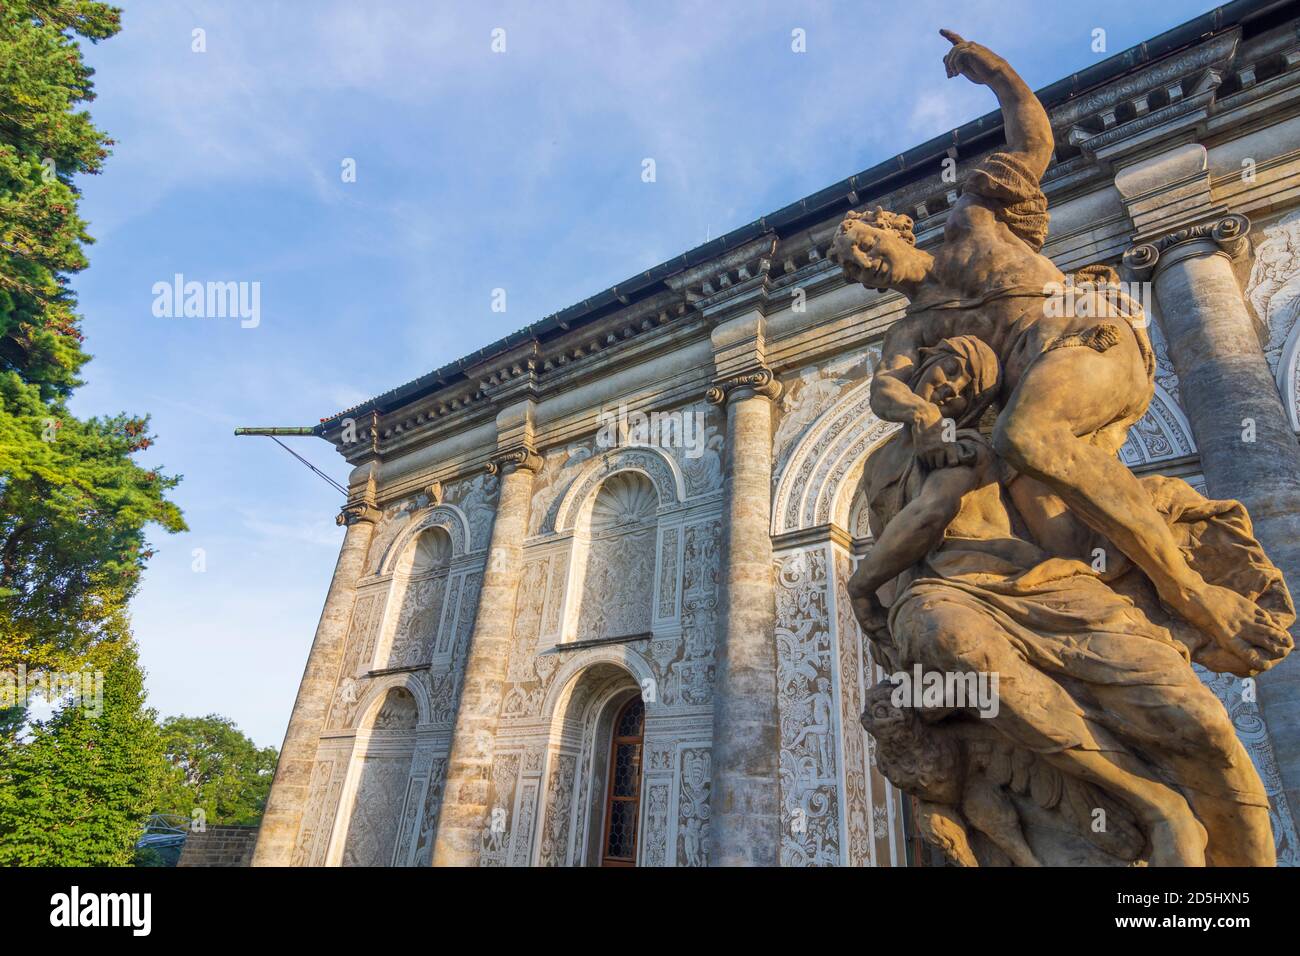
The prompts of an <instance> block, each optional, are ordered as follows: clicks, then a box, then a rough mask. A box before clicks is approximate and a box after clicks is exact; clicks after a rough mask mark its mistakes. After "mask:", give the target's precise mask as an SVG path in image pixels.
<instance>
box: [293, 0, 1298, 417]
mask: <svg viewBox="0 0 1300 956" xmlns="http://www.w3.org/2000/svg"><path fill="white" fill-rule="evenodd" d="M1292 2H1293V0H1232V2H1231V3H1225V4H1223V5H1222V6H1218V7H1215V8H1214V9H1213V10H1210V11H1208V12H1206V13H1203V14H1201V15H1200V16H1197V17H1193V18H1192V19H1191V20H1188V21H1187V22H1185V23H1182V24H1179V25H1178V26H1176V27H1173V28H1172V29H1169V30H1166V31H1165V32H1164V33H1161V34H1159V35H1158V36H1156V37H1153V38H1152V39H1150V40H1146V41H1144V42H1142V43H1139V44H1137V45H1136V46H1132V47H1129V48H1128V49H1127V50H1124V51H1122V52H1120V53H1116V54H1115V55H1114V56H1111V57H1107V58H1106V59H1105V60H1102V61H1101V62H1100V63H1097V64H1094V65H1093V66H1090V67H1088V68H1087V69H1084V70H1080V71H1078V72H1076V73H1071V74H1070V75H1069V76H1067V77H1064V78H1063V79H1060V80H1057V81H1056V82H1055V83H1050V84H1048V85H1047V86H1045V87H1043V88H1042V89H1040V90H1037V91H1036V93H1037V95H1038V98H1039V99H1040V100H1041V101H1042V102H1043V105H1044V106H1045V107H1046V108H1047V109H1048V110H1051V109H1052V108H1053V107H1055V106H1059V105H1061V104H1062V103H1065V102H1067V101H1068V100H1070V99H1072V98H1073V97H1075V96H1078V95H1079V94H1081V93H1084V92H1087V91H1088V90H1091V89H1095V88H1096V87H1098V86H1101V85H1102V84H1105V83H1108V82H1110V81H1111V80H1114V79H1116V78H1117V77H1119V76H1122V75H1124V74H1125V73H1128V72H1130V71H1132V70H1134V69H1136V68H1138V67H1140V66H1144V65H1145V64H1147V63H1150V62H1152V61H1153V60H1157V59H1160V58H1161V57H1164V56H1168V55H1169V54H1171V53H1174V52H1176V51H1178V50H1180V49H1182V48H1184V47H1187V46H1189V45H1191V44H1193V43H1195V42H1197V41H1199V40H1204V39H1206V38H1208V37H1210V36H1213V35H1215V34H1218V33H1222V32H1223V31H1224V30H1228V29H1232V28H1234V27H1237V26H1240V25H1241V24H1242V23H1244V22H1245V21H1246V20H1249V19H1251V18H1252V17H1257V16H1260V15H1262V14H1266V13H1269V12H1271V11H1273V10H1275V9H1278V8H1281V7H1285V6H1288V5H1289V4H1291V3H1292ZM1001 129H1002V121H1001V113H1000V111H999V110H993V111H992V112H989V113H985V114H984V115H983V116H981V117H979V118H978V119H974V120H971V121H970V122H968V123H965V124H963V125H961V126H958V127H957V128H956V129H954V130H951V131H949V132H947V133H943V134H940V135H939V136H936V137H934V138H933V139H930V140H927V141H926V142H924V143H922V144H921V145H919V146H915V147H913V148H912V149H909V150H907V151H906V152H903V153H900V154H898V155H897V156H895V157H893V158H892V159H888V160H885V161H884V162H881V163H877V164H876V165H875V166H872V167H871V168H870V169H866V170H863V171H862V172H860V173H857V174H855V175H853V176H849V177H848V178H846V179H842V180H840V181H839V182H838V183H835V184H833V185H831V186H828V187H826V188H825V189H821V190H818V191H817V192H815V193H813V194H812V195H810V196H805V197H804V198H803V199H800V200H798V201H797V202H793V203H791V204H790V205H788V206H784V207H782V208H781V209H778V210H777V211H776V212H773V213H771V214H769V215H766V216H761V217H759V218H758V219H756V220H754V221H753V222H750V223H748V224H746V225H744V226H741V227H739V228H738V229H733V230H732V231H730V232H728V233H725V234H724V235H721V236H718V238H716V239H713V240H711V241H709V242H706V243H704V244H703V245H700V246H696V247H695V248H694V249H690V250H688V251H687V252H684V253H682V254H681V255H679V256H675V257H673V258H672V259H669V260H668V261H666V262H661V263H660V264H659V265H657V266H654V267H652V268H650V269H647V270H646V271H645V272H642V273H640V274H638V275H635V276H633V277H631V278H630V279H628V280H626V281H624V282H620V283H618V284H616V285H613V286H611V287H610V288H608V289H606V290H604V291H603V292H598V293H597V294H595V295H593V296H591V297H589V298H587V299H584V300H582V301H581V302H578V303H575V304H574V305H571V306H569V307H567V308H565V309H561V310H560V311H559V312H555V313H552V314H551V315H548V316H546V317H545V318H543V319H540V320H538V321H537V322H534V323H532V324H531V325H527V326H525V327H524V328H522V329H520V330H519V331H517V332H512V333H511V334H509V335H507V336H505V337H504V338H501V339H498V340H497V341H495V342H493V343H491V344H490V345H486V346H484V347H483V348H481V349H479V350H478V351H476V352H473V353H471V354H469V355H466V356H464V357H463V358H459V359H457V360H456V361H454V362H450V363H448V364H447V365H444V366H443V367H442V368H439V369H436V370H434V371H432V372H429V373H427V374H425V375H421V376H420V377H419V378H416V379H414V380H412V381H410V382H407V383H406V384H405V385H400V386H398V387H397V388H395V389H392V390H390V391H388V392H384V393H382V394H381V395H378V396H376V397H375V398H372V399H370V400H369V401H366V402H363V403H361V404H360V405H357V406H354V407H353V408H350V409H347V410H346V411H343V412H339V413H337V414H335V415H333V416H331V417H329V418H325V419H322V420H321V423H320V425H318V426H317V427H316V432H317V434H324V432H325V431H326V430H327V429H330V428H333V427H337V426H338V424H339V422H340V421H341V420H342V419H343V418H344V417H356V416H360V415H368V414H370V413H371V412H372V411H378V412H380V413H381V414H382V413H384V412H386V411H389V410H391V409H393V408H398V407H401V406H402V405H405V404H407V403H409V402H411V401H413V400H415V399H418V398H422V397H423V396H424V395H426V394H428V393H430V392H432V391H433V390H434V389H436V388H440V387H442V386H443V385H446V384H449V383H450V382H452V381H455V380H457V379H459V378H462V377H464V373H465V370H466V369H468V368H470V367H472V366H474V365H477V364H479V363H480V362H484V361H487V360H488V359H491V358H493V357H494V356H496V355H500V354H502V353H504V352H507V351H509V350H510V349H512V348H514V347H515V346H517V345H519V344H521V343H523V342H527V341H531V340H533V339H537V338H539V337H541V336H544V335H547V334H548V333H551V332H555V331H557V330H559V331H567V330H568V329H569V328H570V327H571V326H573V325H574V324H577V323H579V322H581V321H582V320H584V319H587V318H593V319H594V318H598V317H599V316H600V315H603V314H605V313H606V312H608V311H613V308H617V307H621V306H622V304H623V300H625V299H635V298H639V297H638V296H637V295H636V294H637V293H638V292H642V291H645V290H647V289H653V288H654V287H655V286H656V285H657V284H658V283H659V282H661V281H662V280H663V279H665V278H666V277H668V276H671V275H675V274H676V273H678V272H681V271H683V270H684V269H688V268H690V267H692V266H696V265H699V264H700V263H703V262H707V261H709V260H710V259H713V258H716V257H717V256H719V255H721V254H722V253H724V252H727V251H728V250H730V249H734V248H736V247H737V246H741V245H743V244H745V243H746V242H749V241H751V240H753V239H755V238H757V237H758V236H761V235H764V234H766V233H771V232H776V233H778V234H782V233H785V234H789V233H791V232H796V231H798V230H799V229H800V228H803V227H805V226H806V225H808V224H810V223H811V222H813V221H816V220H818V219H822V218H825V215H824V214H825V212H826V211H827V210H829V209H830V208H832V207H834V206H836V205H839V204H842V203H843V202H844V197H845V196H847V195H848V194H849V193H851V192H852V193H863V192H867V191H872V190H878V189H880V187H883V186H884V185H885V184H886V183H888V182H889V181H890V180H893V179H896V178H899V177H901V176H903V175H904V174H906V173H909V172H911V171H914V170H915V169H916V168H917V167H918V166H921V165H924V164H926V163H929V162H933V161H934V160H935V159H937V158H939V157H942V156H943V155H945V154H946V153H947V151H948V150H949V149H950V148H954V147H962V146H971V145H973V144H975V143H977V142H979V141H981V140H985V139H989V138H991V137H994V136H996V135H997V134H998V133H999V132H1000V131H1001ZM880 191H883V190H880Z"/></svg>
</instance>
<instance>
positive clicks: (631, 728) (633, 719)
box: [614, 697, 645, 737]
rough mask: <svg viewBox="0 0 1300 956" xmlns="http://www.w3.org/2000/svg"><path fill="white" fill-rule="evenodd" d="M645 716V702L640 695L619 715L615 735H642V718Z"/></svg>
mask: <svg viewBox="0 0 1300 956" xmlns="http://www.w3.org/2000/svg"><path fill="white" fill-rule="evenodd" d="M644 717H645V704H643V703H641V698H640V697H635V698H633V699H632V701H631V702H630V703H628V705H627V706H626V707H624V708H623V713H622V714H620V715H619V718H618V726H617V727H615V728H614V736H615V737H640V736H641V720H642V719H643V718H644Z"/></svg>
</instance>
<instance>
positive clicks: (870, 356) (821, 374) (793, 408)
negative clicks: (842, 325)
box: [772, 346, 880, 480]
mask: <svg viewBox="0 0 1300 956" xmlns="http://www.w3.org/2000/svg"><path fill="white" fill-rule="evenodd" d="M879 357H880V348H879V346H873V347H872V348H871V349H868V350H867V351H865V352H857V353H854V354H851V355H846V356H842V357H839V358H836V359H834V360H832V361H830V362H827V363H825V364H821V365H810V366H808V367H806V368H803V369H800V370H799V371H798V372H797V373H795V374H791V375H785V376H782V377H781V384H782V386H783V387H782V391H781V401H780V410H781V414H780V419H779V422H778V424H777V427H776V434H775V435H774V436H773V437H772V473H773V476H776V475H780V474H781V471H782V469H783V468H784V467H785V464H786V461H787V460H788V458H789V456H790V453H791V452H792V451H793V450H794V447H795V443H796V442H797V441H798V440H799V439H800V438H802V437H803V436H804V435H805V434H806V433H807V431H808V428H809V427H810V426H811V425H812V424H813V422H815V421H817V419H818V418H820V417H821V416H822V415H823V414H824V413H825V411H826V410H827V409H828V408H830V407H831V406H832V405H834V404H835V403H836V402H837V401H838V400H839V398H840V396H841V395H842V394H844V390H845V389H846V388H848V387H849V386H851V385H853V384H855V383H857V382H861V381H863V380H866V379H869V378H870V376H871V370H872V362H874V361H875V360H877V359H878V358H879ZM774 480H775V477H774Z"/></svg>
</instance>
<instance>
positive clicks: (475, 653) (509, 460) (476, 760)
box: [433, 448, 541, 866]
mask: <svg viewBox="0 0 1300 956" xmlns="http://www.w3.org/2000/svg"><path fill="white" fill-rule="evenodd" d="M540 467H541V459H540V458H538V457H537V456H536V455H535V454H533V453H532V451H531V449H526V448H525V449H516V450H514V451H511V452H508V453H506V454H505V455H503V456H502V457H500V458H498V459H497V460H496V461H494V462H493V463H492V464H491V465H490V466H489V470H490V471H492V472H493V473H495V474H497V475H499V476H500V478H501V491H500V495H499V497H498V499H497V510H496V517H495V518H494V519H493V522H492V542H491V545H490V547H489V548H488V562H487V567H486V568H485V569H484V572H483V588H482V590H481V592H480V594H479V602H478V612H477V614H476V616H475V618H474V632H473V634H472V635H471V637H470V645H469V655H468V658H467V660H466V663H465V675H464V677H463V678H462V679H461V691H460V705H459V707H458V708H457V711H456V727H455V730H454V732H453V734H452V741H451V755H450V758H449V760H448V764H447V788H446V796H445V797H444V798H443V802H442V810H441V813H440V815H439V817H438V831H437V836H436V837H435V841H434V847H433V865H434V866H477V865H478V862H479V851H480V850H481V848H482V845H483V827H484V825H485V818H486V816H487V811H488V796H489V791H490V789H491V783H492V777H491V774H492V754H493V743H494V739H495V737H496V727H497V718H498V716H499V714H500V712H501V700H502V694H503V693H504V690H505V682H506V668H507V666H508V665H509V663H510V641H511V636H512V634H513V631H514V621H515V597H516V594H517V593H518V590H519V577H520V574H521V572H522V570H523V548H522V545H523V541H524V538H525V537H527V535H528V512H529V508H530V505H531V503H532V497H533V475H534V474H535V473H536V472H537V470H538V469H539V468H540Z"/></svg>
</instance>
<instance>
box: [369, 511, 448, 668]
mask: <svg viewBox="0 0 1300 956" xmlns="http://www.w3.org/2000/svg"><path fill="white" fill-rule="evenodd" d="M454 551H455V545H454V544H453V542H452V538H451V535H450V534H449V533H448V532H447V529H446V527H444V526H443V525H439V524H428V525H426V526H425V527H424V528H422V529H421V530H420V531H419V532H417V533H416V534H415V535H414V536H412V537H410V538H408V539H406V544H405V547H404V548H403V550H402V553H401V554H399V555H397V558H396V561H395V562H394V565H393V568H392V577H393V579H392V584H391V585H390V590H389V597H388V607H387V609H386V614H385V622H384V626H383V629H382V631H381V633H380V639H379V641H378V642H377V645H376V647H375V658H374V662H373V667H374V668H375V669H376V670H385V669H389V668H394V667H414V666H417V665H419V664H426V663H428V662H429V661H430V660H432V659H433V657H434V656H435V655H437V654H445V653H447V652H448V650H449V646H450V644H451V640H452V630H453V627H452V622H451V619H452V618H453V617H454V613H455V609H454V608H451V609H450V610H451V613H450V614H449V613H448V610H449V609H448V607H447V591H448V579H449V574H450V571H451V563H452V557H453V554H454Z"/></svg>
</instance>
